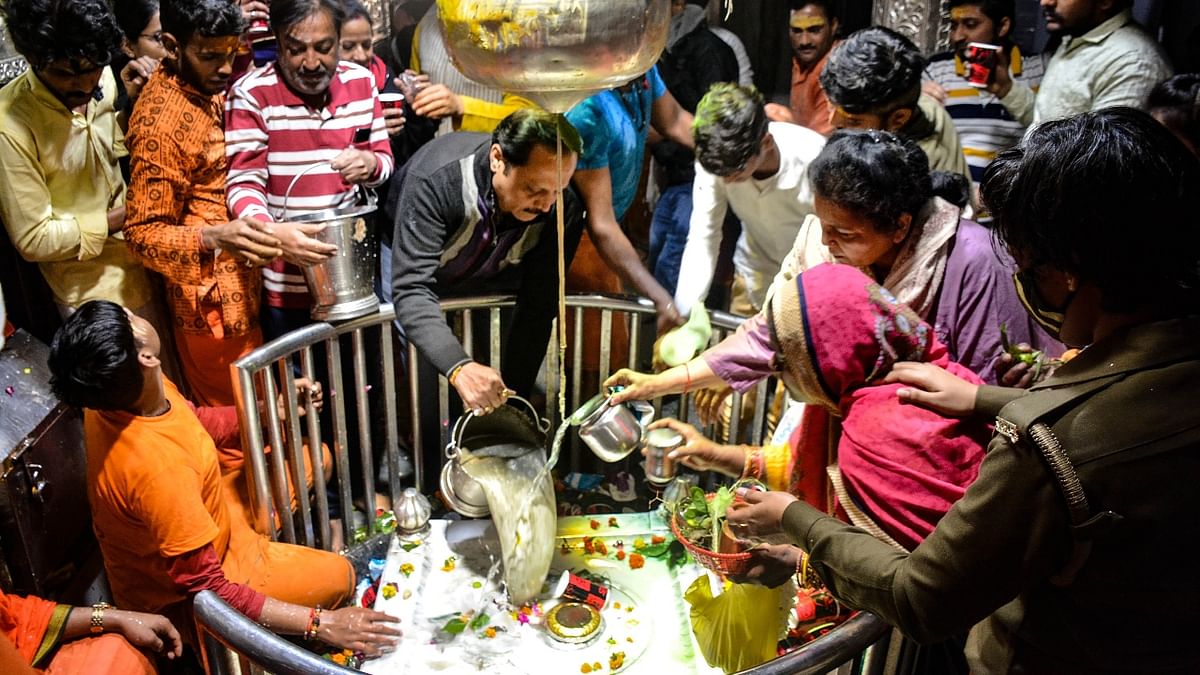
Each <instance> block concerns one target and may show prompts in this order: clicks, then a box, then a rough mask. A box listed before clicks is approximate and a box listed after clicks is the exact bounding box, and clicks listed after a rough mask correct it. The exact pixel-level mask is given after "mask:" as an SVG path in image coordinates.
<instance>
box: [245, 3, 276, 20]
mask: <svg viewBox="0 0 1200 675" xmlns="http://www.w3.org/2000/svg"><path fill="white" fill-rule="evenodd" d="M238 5H239V6H240V7H241V8H242V16H244V17H246V23H248V24H249V23H253V22H254V21H255V20H258V19H261V20H263V21H269V20H270V19H271V7H270V6H269V5H268V4H267V3H265V2H263V0H238Z"/></svg>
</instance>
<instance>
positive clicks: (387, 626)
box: [317, 607, 401, 656]
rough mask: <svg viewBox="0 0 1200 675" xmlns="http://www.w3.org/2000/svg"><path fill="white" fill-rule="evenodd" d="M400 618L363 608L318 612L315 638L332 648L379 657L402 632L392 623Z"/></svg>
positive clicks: (390, 647)
mask: <svg viewBox="0 0 1200 675" xmlns="http://www.w3.org/2000/svg"><path fill="white" fill-rule="evenodd" d="M398 623H400V619H397V618H396V617H394V616H391V615H389V614H384V613H383V612H376V611H373V610H369V609H366V608H363V607H343V608H341V609H338V610H333V611H325V612H324V613H323V614H321V625H320V626H318V627H317V639H319V640H321V642H324V643H326V644H331V645H333V646H334V647H341V648H343V649H350V650H353V651H356V652H362V653H363V654H366V655H367V656H379V655H380V654H381V653H384V652H389V651H391V650H392V649H394V648H395V645H396V638H398V637H400V635H401V632H400V630H399V629H398V628H393V627H392V624H398Z"/></svg>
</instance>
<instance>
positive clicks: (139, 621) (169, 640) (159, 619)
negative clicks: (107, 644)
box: [104, 609, 183, 659]
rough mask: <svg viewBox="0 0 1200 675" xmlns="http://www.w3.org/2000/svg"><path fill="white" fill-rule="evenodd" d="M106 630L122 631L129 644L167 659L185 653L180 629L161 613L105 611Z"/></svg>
mask: <svg viewBox="0 0 1200 675" xmlns="http://www.w3.org/2000/svg"><path fill="white" fill-rule="evenodd" d="M104 623H105V630H109V626H110V624H111V626H112V628H111V630H112V632H115V633H120V634H121V635H124V636H125V639H126V640H129V644H131V645H133V646H134V647H137V648H139V649H145V650H146V651H149V652H150V653H152V654H162V655H163V656H165V657H166V658H167V659H176V658H178V657H179V656H181V655H182V654H183V641H182V640H181V639H180V637H179V631H178V630H176V629H175V626H174V625H173V624H172V623H171V622H170V621H169V620H168V619H167V617H165V616H162V615H160V614H146V613H144V612H130V611H127V610H121V609H107V610H105V611H104Z"/></svg>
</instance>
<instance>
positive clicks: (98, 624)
mask: <svg viewBox="0 0 1200 675" xmlns="http://www.w3.org/2000/svg"><path fill="white" fill-rule="evenodd" d="M112 608H113V606H112V605H110V604H108V603H107V602H97V603H96V604H94V605H92V635H99V634H100V633H103V632H104V610H106V609H112Z"/></svg>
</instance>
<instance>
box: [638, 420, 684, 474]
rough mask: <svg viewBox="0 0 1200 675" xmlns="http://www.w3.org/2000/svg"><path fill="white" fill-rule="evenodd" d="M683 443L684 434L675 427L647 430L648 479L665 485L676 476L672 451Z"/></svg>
mask: <svg viewBox="0 0 1200 675" xmlns="http://www.w3.org/2000/svg"><path fill="white" fill-rule="evenodd" d="M681 445H683V436H680V435H679V433H678V432H676V431H674V430H673V429H665V428H664V429H651V430H650V431H648V432H646V480H648V481H650V482H651V483H653V484H655V485H658V486H664V485H666V484H667V483H670V482H671V480H673V479H674V478H675V460H673V459H671V457H670V456H669V455H670V454H671V451H673V450H674V449H675V448H678V447H679V446H681Z"/></svg>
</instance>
